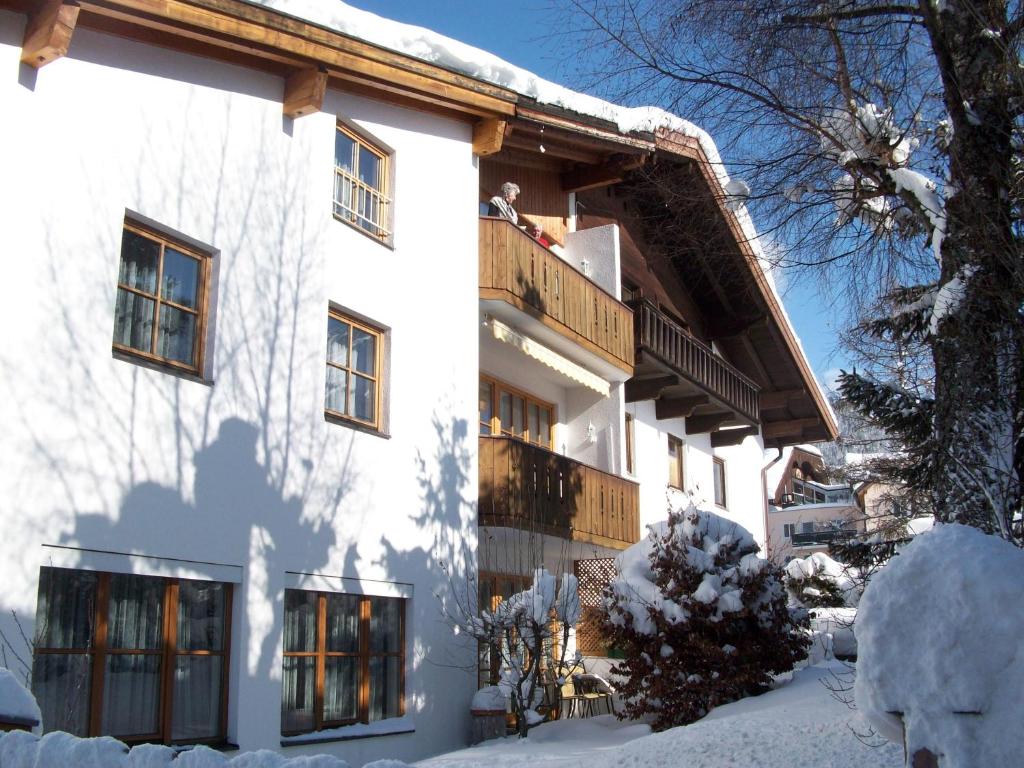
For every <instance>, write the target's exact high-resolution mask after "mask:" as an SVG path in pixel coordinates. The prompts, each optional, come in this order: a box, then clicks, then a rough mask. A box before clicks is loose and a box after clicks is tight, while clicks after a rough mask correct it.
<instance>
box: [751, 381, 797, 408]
mask: <svg viewBox="0 0 1024 768" xmlns="http://www.w3.org/2000/svg"><path fill="white" fill-rule="evenodd" d="M804 394H806V390H804V388H803V387H796V388H795V389H779V390H776V391H774V392H762V393H761V394H759V395H758V405H759V406H760V408H761V410H762V411H772V410H775V409H777V408H786V407H787V406H788V405H789V401H790V400H792V399H794V398H797V397H800V396H802V395H804Z"/></svg>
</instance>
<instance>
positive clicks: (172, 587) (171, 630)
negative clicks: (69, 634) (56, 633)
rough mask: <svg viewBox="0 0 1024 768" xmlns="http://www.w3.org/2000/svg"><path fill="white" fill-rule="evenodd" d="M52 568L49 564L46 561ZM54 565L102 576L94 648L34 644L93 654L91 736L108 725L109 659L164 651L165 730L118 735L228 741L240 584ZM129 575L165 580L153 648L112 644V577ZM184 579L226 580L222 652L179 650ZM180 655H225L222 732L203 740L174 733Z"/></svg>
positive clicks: (128, 739) (38, 650)
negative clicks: (234, 609)
mask: <svg viewBox="0 0 1024 768" xmlns="http://www.w3.org/2000/svg"><path fill="white" fill-rule="evenodd" d="M44 567H47V566H44ZM53 570H70V571H83V570H84V571H86V572H90V573H95V574H96V576H97V584H96V599H95V605H93V606H92V616H91V619H92V622H93V634H92V640H93V644H92V646H91V647H88V648H44V647H41V646H39V645H35V646H34V647H33V650H32V652H33V655H48V654H53V655H72V654H82V655H88V656H91V657H92V660H91V663H92V668H91V670H90V683H89V718H88V721H89V726H88V732H89V733H88V735H89V736H102V735H104V734H103V733H102V724H103V692H104V687H105V670H106V659H107V657H108V656H112V655H124V654H128V655H146V656H160V657H161V661H162V664H161V669H160V689H161V690H160V700H159V715H158V722H159V724H160V729H159V730H158V731H157V732H155V733H150V734H135V735H130V736H126V735H118V736H116V737H115V738H117V739H118V740H119V741H123V742H125V743H126V744H138V743H145V742H156V743H161V744H223V743H225V742H226V740H227V730H228V684H229V681H230V668H231V604H232V597H233V594H234V585H233V584H231V583H230V582H223V581H218V582H215V581H212V580H208V579H178V578H168V577H164V576H148V575H144V574H126V573H117V574H114V573H111V572H107V571H87V569H80V568H53ZM115 575H117V576H126V577H129V578H131V577H135V578H154V579H159V580H160V581H162V582H163V583H164V595H163V609H162V610H163V627H162V629H161V640H160V642H161V646H162V647H161V648H159V649H152V650H142V649H132V648H108V647H107V638H108V628H109V621H108V617H107V613H108V612H109V606H110V579H111V577H112V576H115ZM181 581H210V583H216V584H222V585H223V586H224V588H225V589H224V628H223V630H222V635H223V650H221V651H187V650H186V651H179V650H178V648H177V634H178V599H179V598H178V595H179V591H178V590H179V586H180V583H181ZM179 656H219V657H221V659H222V660H223V661H222V662H221V680H220V688H221V702H220V720H219V723H218V733H217V734H216V735H215V736H211V737H207V738H202V739H187V740H186V739H182V740H177V741H174V740H172V738H171V734H172V729H173V721H172V718H173V714H174V669H175V666H176V664H175V662H176V660H177V658H178V657H179Z"/></svg>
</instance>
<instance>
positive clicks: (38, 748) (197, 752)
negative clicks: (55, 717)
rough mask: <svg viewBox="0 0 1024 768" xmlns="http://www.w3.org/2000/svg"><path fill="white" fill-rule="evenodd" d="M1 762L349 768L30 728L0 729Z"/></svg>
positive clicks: (320, 759) (43, 766)
mask: <svg viewBox="0 0 1024 768" xmlns="http://www.w3.org/2000/svg"><path fill="white" fill-rule="evenodd" d="M0 766H3V768H50V767H51V766H52V767H53V768H58V767H59V768H64V767H65V766H74V768H349V764H348V763H346V762H345V761H344V760H341V759H340V758H337V757H331V756H329V755H312V756H310V755H303V756H300V757H293V758H286V757H284V756H283V755H281V754H280V753H279V752H272V751H270V750H268V749H261V750H259V751H257V752H243V753H241V754H239V755H235V756H234V757H231V758H229V757H227V756H226V755H224V754H222V753H220V752H218V751H217V750H215V749H210V748H209V747H204V746H201V745H200V746H197V747H193V748H192V749H189V750H188V751H185V752H180V753H179V752H177V751H176V750H174V749H172V748H171V747H168V746H164V745H162V744H139V745H138V746H135V747H132V748H131V749H130V750H129V748H128V747H127V746H126V745H125V744H123V743H121V742H120V741H118V740H117V739H114V738H111V737H110V736H100V737H97V738H90V739H81V738H79V737H77V736H72V735H71V734H68V733H63V732H62V731H53V732H52V733H48V734H46V735H45V736H43V737H41V738H40V737H39V736H36V735H35V734H32V733H27V732H26V731H11V732H10V733H0Z"/></svg>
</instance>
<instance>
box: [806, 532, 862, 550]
mask: <svg viewBox="0 0 1024 768" xmlns="http://www.w3.org/2000/svg"><path fill="white" fill-rule="evenodd" d="M856 535H857V531H855V530H851V529H846V528H843V529H829V530H827V531H809V532H806V533H794V534H793V546H794V547H810V546H814V545H816V544H830V543H831V542H833V541H845V540H846V539H852V538H853V537H854V536H856Z"/></svg>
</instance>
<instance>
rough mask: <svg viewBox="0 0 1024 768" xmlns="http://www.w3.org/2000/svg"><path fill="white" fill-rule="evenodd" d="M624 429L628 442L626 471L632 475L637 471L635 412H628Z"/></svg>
mask: <svg viewBox="0 0 1024 768" xmlns="http://www.w3.org/2000/svg"><path fill="white" fill-rule="evenodd" d="M623 431H624V432H625V442H626V472H627V473H628V474H630V475H632V474H635V473H636V436H635V434H634V429H633V414H631V413H627V414H626V418H625V426H624V427H623Z"/></svg>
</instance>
